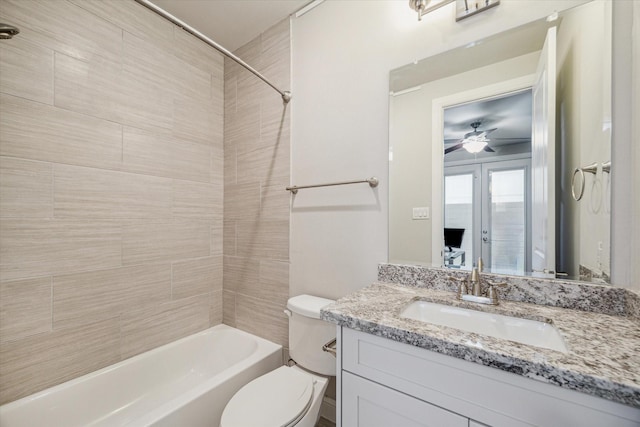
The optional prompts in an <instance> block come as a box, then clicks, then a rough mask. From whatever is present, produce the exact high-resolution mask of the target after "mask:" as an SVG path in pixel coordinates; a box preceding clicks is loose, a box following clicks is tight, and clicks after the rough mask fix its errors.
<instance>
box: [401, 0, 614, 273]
mask: <svg viewBox="0 0 640 427" xmlns="http://www.w3.org/2000/svg"><path fill="white" fill-rule="evenodd" d="M390 88H391V93H390V132H389V134H390V135H389V136H390V138H389V141H390V146H389V160H390V168H389V170H390V195H389V199H390V207H389V242H390V247H389V261H390V262H392V263H409V264H431V265H434V264H435V265H440V266H445V267H449V268H456V269H471V268H472V267H473V266H475V265H476V264H477V262H478V259H480V258H481V259H482V262H483V265H484V267H485V269H490V270H491V271H493V272H498V273H506V274H518V275H530V274H533V275H545V276H558V277H563V278H576V279H581V280H594V281H599V282H608V281H609V280H608V277H609V271H610V270H609V241H610V237H609V234H610V216H609V177H608V173H607V172H606V170H603V168H602V164H606V163H607V162H608V161H609V160H610V150H611V141H610V123H611V119H610V109H611V107H610V105H611V4H610V2H609V1H593V2H590V3H586V4H584V5H581V6H579V7H576V8H574V9H571V10H568V11H565V12H563V13H562V14H560V16H552V17H550V18H548V19H547V20H542V21H536V22H532V23H530V24H527V25H525V26H522V27H519V28H515V29H513V30H509V31H506V32H504V33H500V34H496V35H495V36H492V37H489V38H487V39H484V40H480V41H476V42H474V43H471V44H468V45H467V46H463V47H460V48H458V49H454V50H451V51H448V52H445V53H442V54H439V55H436V56H433V57H430V58H426V59H424V60H422V61H417V62H415V63H413V64H409V65H407V66H405V67H401V68H399V69H397V70H393V71H392V72H391V75H390ZM592 163H596V164H597V165H598V166H597V167H596V170H595V173H592V174H589V173H587V174H581V173H577V174H576V176H575V177H574V170H575V169H576V168H579V167H583V166H585V165H589V164H592ZM605 169H606V168H605ZM572 185H573V188H574V191H573V193H576V192H577V193H579V191H580V189H581V187H582V186H583V185H584V188H585V189H584V196H583V198H582V199H581V200H580V201H576V200H575V199H574V195H575V194H573V195H572Z"/></svg>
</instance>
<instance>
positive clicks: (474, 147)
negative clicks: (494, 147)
mask: <svg viewBox="0 0 640 427" xmlns="http://www.w3.org/2000/svg"><path fill="white" fill-rule="evenodd" d="M486 146H487V140H486V139H470V140H468V141H467V142H466V143H465V144H464V146H463V147H464V149H465V150H467V151H468V152H469V153H472V154H476V153H479V152H481V151H482V150H483V149H484V147H486Z"/></svg>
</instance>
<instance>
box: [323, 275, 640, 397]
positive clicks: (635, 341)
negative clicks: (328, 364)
mask: <svg viewBox="0 0 640 427" xmlns="http://www.w3.org/2000/svg"><path fill="white" fill-rule="evenodd" d="M413 300H424V301H431V302H437V303H444V304H448V305H455V306H459V307H464V308H470V309H473V310H478V311H486V312H493V313H498V314H504V315H509V316H515V317H523V318H528V319H532V320H542V321H549V323H552V324H553V325H554V326H555V327H556V328H557V329H558V330H559V331H560V333H561V334H562V337H563V339H564V342H565V344H566V345H567V347H568V349H569V352H568V353H562V352H559V351H555V350H548V349H544V348H539V347H533V346H529V345H525V344H520V343H516V342H514V341H508V340H504V339H499V338H493V337H489V336H485V335H479V334H475V333H470V332H464V331H461V330H458V329H453V328H448V327H444V326H438V325H433V324H429V323H424V322H420V321H417V320H413V319H407V318H401V317H400V312H401V311H402V309H403V308H404V307H405V306H406V305H407V304H408V303H410V302H411V301H413ZM321 318H322V319H324V320H327V321H329V322H332V323H336V324H338V325H341V326H345V327H347V328H350V329H355V330H358V331H363V332H367V333H370V334H373V335H378V336H381V337H384V338H388V339H391V340H394V341H398V342H401V343H406V344H410V345H414V346H417V347H422V348H425V349H427V350H431V351H435V352H437V353H441V354H445V355H448V356H453V357H456V358H459V359H463V360H467V361H470V362H475V363H479V364H481V365H485V366H490V367H494V368H497V369H501V370H504V371H507V372H511V373H514V374H517V375H522V376H524V377H528V378H533V379H536V380H539V381H544V382H548V383H551V384H555V385H558V386H560V387H565V388H568V389H572V390H576V391H580V392H583V393H588V394H591V395H594V396H598V397H602V398H605V399H609V400H612V401H615V402H619V403H623V404H627V405H631V406H634V407H640V322H639V321H638V319H637V318H632V317H623V316H613V315H607V314H602V313H594V312H588V311H580V310H574V309H567V308H558V307H550V306H543V305H536V304H529V303H524V302H514V301H500V305H498V306H490V305H482V304H476V303H469V302H463V301H459V300H457V299H456V295H455V293H453V292H448V291H442V290H435V289H431V288H420V287H409V286H404V285H398V284H390V283H379V282H378V283H374V284H373V285H371V286H368V287H366V288H364V289H361V290H359V291H357V292H355V293H353V294H350V295H348V296H346V297H344V298H341V299H339V300H338V301H336V302H335V303H333V304H331V305H329V306H327V307H325V308H323V309H322V311H321Z"/></svg>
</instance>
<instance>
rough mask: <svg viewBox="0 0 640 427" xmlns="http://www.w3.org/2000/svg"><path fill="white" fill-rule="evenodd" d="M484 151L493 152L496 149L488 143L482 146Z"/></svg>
mask: <svg viewBox="0 0 640 427" xmlns="http://www.w3.org/2000/svg"><path fill="white" fill-rule="evenodd" d="M483 150H484V151H486V152H487V153H495V152H496V150H494V149H493V148H491V147H489V146H488V145H487V146H486V147H484V148H483Z"/></svg>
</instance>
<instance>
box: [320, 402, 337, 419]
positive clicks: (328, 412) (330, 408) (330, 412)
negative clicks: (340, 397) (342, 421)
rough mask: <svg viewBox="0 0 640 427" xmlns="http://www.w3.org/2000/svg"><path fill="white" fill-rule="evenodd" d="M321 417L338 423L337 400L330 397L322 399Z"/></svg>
mask: <svg viewBox="0 0 640 427" xmlns="http://www.w3.org/2000/svg"><path fill="white" fill-rule="evenodd" d="M320 416H321V417H322V418H325V419H327V420H329V421H331V422H332V423H335V422H336V400H335V399H332V398H330V397H326V396H325V397H324V398H323V399H322V405H321V406H320Z"/></svg>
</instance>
